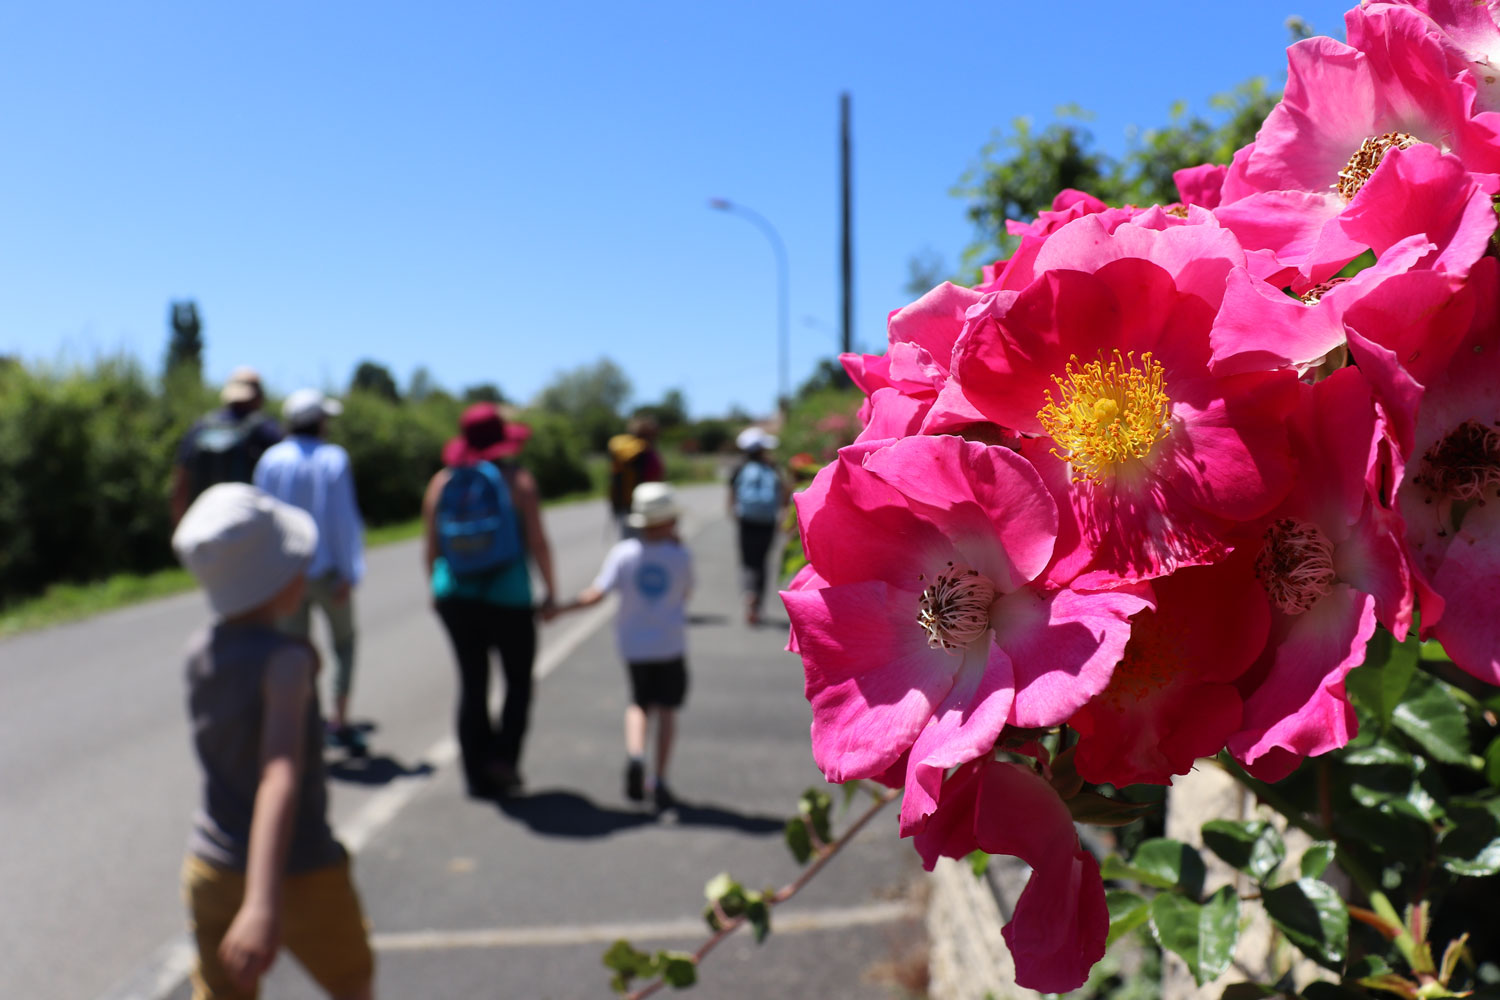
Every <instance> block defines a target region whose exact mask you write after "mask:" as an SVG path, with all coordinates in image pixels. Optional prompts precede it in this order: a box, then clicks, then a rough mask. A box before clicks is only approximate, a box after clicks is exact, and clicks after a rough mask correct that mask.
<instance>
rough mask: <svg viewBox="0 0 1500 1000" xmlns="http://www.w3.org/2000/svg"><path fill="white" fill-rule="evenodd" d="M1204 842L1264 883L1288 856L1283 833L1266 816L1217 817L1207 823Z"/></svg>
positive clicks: (1219, 854) (1222, 856)
mask: <svg viewBox="0 0 1500 1000" xmlns="http://www.w3.org/2000/svg"><path fill="white" fill-rule="evenodd" d="M1203 843H1204V845H1205V846H1206V847H1207V848H1208V849H1209V850H1211V851H1213V852H1214V853H1215V854H1217V855H1218V856H1219V857H1221V858H1223V859H1224V861H1225V862H1226V863H1227V864H1229V865H1231V866H1232V867H1235V868H1238V869H1239V870H1240V871H1242V872H1244V873H1245V874H1246V875H1249V876H1250V877H1251V878H1253V879H1255V881H1256V882H1260V883H1264V882H1265V881H1266V880H1267V879H1269V878H1270V877H1271V876H1272V875H1274V874H1276V869H1278V868H1280V867H1281V863H1282V862H1283V861H1285V860H1286V845H1285V844H1284V843H1282V841H1281V834H1279V833H1277V832H1276V828H1275V827H1274V826H1272V825H1271V824H1270V823H1267V822H1265V821H1264V820H1250V821H1242V822H1236V821H1233V820H1227V819H1216V820H1212V821H1210V822H1208V823H1205V824H1203Z"/></svg>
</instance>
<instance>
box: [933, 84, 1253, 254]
mask: <svg viewBox="0 0 1500 1000" xmlns="http://www.w3.org/2000/svg"><path fill="white" fill-rule="evenodd" d="M1278 99H1279V95H1278V94H1276V93H1274V92H1273V91H1271V90H1270V89H1269V87H1268V86H1267V83H1266V81H1265V80H1264V79H1262V78H1259V77H1256V78H1253V79H1250V80H1247V81H1245V82H1244V83H1241V84H1240V85H1239V86H1237V87H1235V88H1234V89H1233V90H1229V91H1226V92H1224V93H1221V94H1216V95H1214V96H1213V97H1212V98H1210V99H1209V108H1210V113H1209V114H1208V115H1207V116H1204V115H1199V114H1195V113H1190V112H1189V110H1188V107H1187V105H1186V104H1184V103H1181V102H1179V103H1178V104H1176V105H1174V106H1173V107H1172V109H1171V111H1170V114H1169V117H1168V121H1167V124H1166V125H1165V126H1162V127H1159V128H1152V129H1145V130H1141V131H1138V132H1137V133H1136V134H1135V137H1134V141H1133V142H1132V144H1131V146H1130V148H1129V149H1128V150H1127V152H1126V153H1125V155H1124V156H1122V157H1113V156H1110V155H1109V154H1107V153H1105V152H1103V151H1101V150H1100V149H1098V148H1097V146H1096V145H1095V142H1094V135H1093V133H1092V132H1091V131H1090V130H1089V129H1088V128H1087V125H1086V123H1087V121H1088V120H1089V118H1090V117H1091V116H1090V115H1089V113H1088V112H1086V111H1084V110H1082V109H1080V108H1078V107H1076V106H1066V107H1063V108H1059V109H1058V112H1057V120H1056V121H1053V122H1051V123H1050V124H1048V125H1046V126H1045V127H1043V128H1040V129H1038V128H1037V127H1036V126H1035V125H1034V124H1033V123H1032V121H1031V120H1030V119H1029V118H1017V119H1015V120H1014V121H1013V122H1012V123H1011V126H1010V130H1009V131H1000V130H997V131H996V133H995V134H994V136H992V137H991V139H990V140H989V141H988V142H987V143H986V144H985V145H984V146H983V147H982V148H981V149H980V151H979V158H978V160H977V161H976V162H975V163H973V164H971V165H970V166H969V168H968V169H967V170H966V171H965V172H964V173H963V175H962V176H961V177H960V178H959V180H958V183H957V184H956V185H955V186H954V188H953V191H952V193H953V194H954V195H955V196H957V197H959V198H962V199H964V201H966V202H967V203H968V208H967V214H968V217H969V219H970V221H971V222H973V224H974V240H973V242H971V243H970V245H969V246H968V247H967V248H966V249H965V250H964V252H963V256H962V260H961V268H962V270H963V271H964V272H966V274H968V275H969V276H970V277H972V276H973V273H974V272H976V271H977V269H978V268H979V266H980V265H982V264H986V263H988V262H990V261H992V260H995V259H996V258H999V257H1004V256H1006V255H1008V254H1009V253H1010V251H1011V249H1013V248H1014V246H1015V243H1016V240H1015V238H1014V237H1011V236H1010V235H1009V234H1008V233H1007V232H1006V225H1005V223H1006V220H1008V219H1014V220H1017V221H1026V220H1030V219H1032V218H1034V217H1035V216H1036V214H1037V213H1038V212H1040V211H1042V210H1044V209H1047V208H1050V207H1051V205H1052V200H1053V198H1054V197H1055V196H1056V195H1057V194H1058V193H1059V192H1060V191H1062V190H1063V189H1065V188H1074V189H1076V190H1080V191H1086V192H1088V193H1089V194H1092V195H1093V196H1095V197H1096V198H1099V199H1101V200H1102V201H1105V202H1107V203H1109V204H1112V205H1126V204H1130V205H1152V204H1168V203H1171V202H1175V201H1176V200H1177V197H1178V195H1177V188H1176V185H1175V184H1174V183H1173V181H1172V174H1173V172H1175V171H1177V170H1180V169H1182V168H1184V167H1192V166H1197V165H1199V164H1204V163H1228V162H1229V160H1230V159H1231V158H1232V157H1233V155H1234V152H1235V150H1237V149H1239V148H1240V147H1241V146H1243V145H1245V144H1246V143H1248V142H1250V141H1251V140H1252V139H1254V138H1255V133H1256V131H1257V130H1258V129H1259V128H1260V124H1261V122H1262V121H1264V119H1265V116H1266V115H1267V114H1268V113H1269V112H1270V110H1271V108H1273V107H1274V106H1275V104H1276V101H1277V100H1278ZM918 273H922V276H923V277H924V278H925V277H929V275H927V274H926V273H925V271H924V269H923V266H922V265H913V275H914V276H915V275H916V274H918Z"/></svg>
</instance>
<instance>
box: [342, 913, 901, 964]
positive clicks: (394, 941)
mask: <svg viewBox="0 0 1500 1000" xmlns="http://www.w3.org/2000/svg"><path fill="white" fill-rule="evenodd" d="M921 916H922V911H921V910H920V909H919V908H918V907H915V906H913V905H912V904H910V903H872V904H870V905H868V906H848V907H840V908H836V909H828V910H811V911H808V912H806V913H790V914H786V915H784V916H783V915H781V914H779V913H778V914H777V915H776V918H775V919H774V920H773V921H772V929H773V930H774V931H775V933H776V934H778V935H784V934H805V933H808V932H810V931H832V930H844V929H846V928H850V927H868V926H871V925H874V924H889V923H895V922H896V921H898V920H915V919H920V918H921ZM707 933H708V925H707V924H705V923H704V922H703V921H702V920H659V921H654V922H644V923H634V924H563V925H561V926H556V927H491V928H485V929H483V930H468V931H404V932H397V933H387V934H376V935H375V936H374V938H373V939H372V942H371V943H372V944H373V945H374V946H375V950H377V951H384V952H390V951H450V950H453V949H458V948H535V947H538V946H547V945H558V946H560V945H574V944H604V943H608V942H610V941H616V940H619V939H620V938H625V939H626V940H628V941H631V942H639V941H681V940H683V939H685V938H686V939H690V940H691V939H696V938H701V937H703V936H704V935H706V934H707Z"/></svg>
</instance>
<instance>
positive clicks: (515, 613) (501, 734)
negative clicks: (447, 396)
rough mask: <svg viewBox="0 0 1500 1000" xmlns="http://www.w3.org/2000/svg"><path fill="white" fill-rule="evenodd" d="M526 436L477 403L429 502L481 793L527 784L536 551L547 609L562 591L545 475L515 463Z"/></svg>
mask: <svg viewBox="0 0 1500 1000" xmlns="http://www.w3.org/2000/svg"><path fill="white" fill-rule="evenodd" d="M517 450H518V441H517V440H514V439H512V437H511V436H510V435H508V434H507V425H506V423H505V420H504V418H502V417H501V415H500V411H499V410H498V409H496V408H495V406H494V405H493V404H491V403H475V404H474V405H473V406H471V407H469V408H468V409H467V410H465V411H464V412H463V415H462V417H460V419H459V435H458V436H457V437H455V438H453V439H452V440H450V441H449V442H448V443H447V444H446V445H445V446H444V447H443V465H444V468H443V469H441V470H440V471H439V472H438V473H437V474H436V475H435V476H433V477H432V480H431V481H430V482H429V483H428V484H427V492H426V494H425V496H424V497H423V500H422V524H423V538H424V539H425V542H424V545H423V558H424V561H425V566H426V569H427V579H428V581H429V584H430V586H431V588H432V597H433V606H434V607H435V608H436V610H437V613H438V617H439V618H441V619H442V622H443V627H444V629H446V630H447V632H448V639H449V641H450V642H451V643H452V644H453V653H454V657H455V658H456V659H457V661H458V676H459V694H458V722H457V728H458V745H459V750H460V752H461V754H462V757H463V770H464V779H465V782H466V784H467V788H468V793H469V795H470V796H471V797H473V798H482V799H490V798H496V797H499V796H504V795H508V794H510V793H511V792H513V791H515V790H517V789H518V788H520V787H521V785H522V783H523V779H522V777H521V771H520V763H521V748H522V743H523V741H524V739H525V736H526V726H527V721H528V718H529V716H530V712H531V688H532V678H531V668H532V662H533V661H534V660H535V658H536V607H535V604H534V602H533V596H532V584H531V572H530V568H529V567H528V565H527V561H528V557H529V558H530V559H531V560H533V561H534V562H535V563H536V568H537V571H538V572H539V573H540V574H541V578H542V588H543V593H544V596H543V599H542V604H541V607H542V609H543V610H544V611H550V610H551V608H552V601H553V597H552V595H553V593H554V591H555V587H554V583H553V575H552V549H551V546H550V545H549V544H548V542H547V536H546V533H545V532H544V531H543V529H542V516H541V501H540V499H539V496H538V493H537V486H536V480H535V479H533V478H532V475H531V473H530V472H529V471H527V470H526V469H524V468H522V467H520V466H519V465H517V464H514V463H511V462H503V466H497V465H496V463H497V462H502V461H503V460H504V459H506V458H508V457H510V456H512V455H514V454H515V453H516V451H517ZM491 650H494V651H495V652H496V653H497V654H498V655H499V657H500V667H501V670H502V672H503V673H504V675H505V703H504V705H503V706H502V708H501V711H500V722H499V725H498V726H496V725H495V724H494V723H493V722H492V720H491V717H490V707H489V689H490V651H491Z"/></svg>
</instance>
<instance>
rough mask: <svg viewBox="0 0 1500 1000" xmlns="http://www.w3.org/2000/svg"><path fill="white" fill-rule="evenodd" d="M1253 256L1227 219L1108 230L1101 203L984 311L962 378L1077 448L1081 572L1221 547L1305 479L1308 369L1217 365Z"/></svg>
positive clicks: (1187, 561) (972, 389)
mask: <svg viewBox="0 0 1500 1000" xmlns="http://www.w3.org/2000/svg"><path fill="white" fill-rule="evenodd" d="M1243 264H1244V257H1243V254H1241V253H1240V252H1239V248H1238V245H1237V244H1236V243H1235V240H1234V237H1233V236H1232V235H1230V234H1229V233H1228V232H1226V231H1224V230H1221V229H1218V228H1215V227H1212V226H1207V225H1189V226H1181V227H1176V228H1171V229H1166V230H1151V229H1145V228H1142V227H1140V226H1137V225H1134V224H1131V223H1127V224H1125V225H1122V226H1120V227H1119V228H1118V229H1117V230H1115V232H1114V233H1109V232H1107V231H1106V229H1105V227H1104V226H1103V224H1102V223H1101V222H1100V221H1099V220H1098V218H1097V217H1095V216H1088V217H1085V218H1082V219H1079V220H1077V221H1076V222H1073V223H1070V224H1069V225H1067V226H1065V227H1064V228H1063V229H1061V230H1059V231H1058V232H1057V233H1056V234H1054V235H1053V236H1052V237H1051V238H1049V239H1048V240H1047V242H1046V244H1045V245H1044V246H1043V247H1042V249H1041V251H1040V253H1039V254H1038V256H1037V261H1036V265H1037V267H1036V269H1037V277H1036V279H1035V281H1033V282H1032V284H1031V285H1029V286H1028V287H1027V288H1025V289H1024V290H1022V291H1021V292H1019V293H1014V294H1012V293H995V294H993V295H991V296H989V297H987V298H986V299H985V301H984V302H983V303H982V304H981V305H980V306H978V307H975V308H974V309H971V310H970V311H969V315H968V326H967V328H966V330H965V333H964V336H963V337H962V338H961V339H960V341H959V344H958V347H957V349H956V350H955V352H954V359H955V365H954V371H955V377H956V380H957V382H958V386H959V388H960V389H961V391H962V394H963V396H964V398H965V399H966V400H967V401H968V402H969V403H970V404H971V405H972V406H973V407H974V408H975V409H976V410H978V411H979V412H981V413H982V414H984V415H985V416H986V417H988V418H989V419H991V420H992V421H994V422H995V423H997V424H999V425H1001V426H1004V427H1010V428H1013V429H1015V430H1016V431H1019V432H1021V433H1022V434H1027V435H1033V436H1036V437H1037V438H1038V440H1037V441H1036V442H1034V444H1035V445H1036V447H1035V448H1033V447H1031V444H1028V446H1027V447H1026V449H1025V450H1026V451H1027V453H1028V455H1029V456H1033V457H1034V456H1035V453H1036V452H1046V451H1049V450H1051V451H1054V452H1056V453H1057V454H1058V455H1059V456H1060V457H1062V458H1063V459H1064V460H1065V461H1066V462H1068V463H1069V465H1070V467H1071V480H1072V481H1071V482H1070V483H1069V484H1068V485H1067V487H1066V492H1065V500H1066V503H1067V504H1068V505H1069V507H1070V508H1071V511H1072V514H1073V515H1074V516H1075V517H1076V518H1077V521H1078V523H1079V524H1080V525H1081V528H1082V536H1083V537H1082V538H1081V539H1080V544H1082V545H1083V546H1085V547H1086V548H1088V549H1089V551H1090V552H1091V553H1092V558H1093V563H1092V575H1087V576H1085V577H1082V578H1080V580H1079V585H1081V586H1108V585H1110V584H1111V583H1115V582H1119V581H1122V580H1123V581H1136V580H1145V579H1150V578H1152V577H1158V576H1164V575H1167V574H1169V573H1171V572H1173V571H1175V570H1176V569H1177V568H1179V567H1182V566H1192V565H1201V564H1205V563H1212V562H1215V561H1217V560H1219V559H1221V558H1222V557H1223V556H1224V555H1225V554H1226V553H1227V551H1228V550H1227V547H1226V545H1225V544H1224V542H1223V538H1224V535H1225V527H1226V524H1228V523H1232V522H1236V521H1247V520H1253V519H1255V518H1258V517H1260V516H1261V515H1263V514H1265V513H1266V512H1267V511H1269V510H1270V509H1271V507H1273V506H1274V505H1275V504H1276V503H1277V502H1278V501H1279V500H1280V499H1281V498H1282V496H1284V495H1285V493H1286V491H1287V489H1288V488H1289V487H1290V485H1291V472H1292V468H1291V464H1290V462H1289V461H1288V459H1287V457H1286V432H1285V429H1284V427H1283V425H1282V421H1283V419H1284V417H1285V416H1286V415H1287V414H1288V413H1289V412H1290V410H1291V408H1292V406H1293V405H1294V402H1295V381H1296V380H1295V376H1294V375H1292V373H1290V372H1285V371H1282V372H1256V373H1249V374H1243V375H1234V376H1230V377H1219V376H1216V375H1215V374H1214V373H1212V372H1210V371H1209V368H1208V362H1209V357H1210V355H1209V331H1210V329H1211V327H1212V325H1213V321H1214V316H1215V313H1216V311H1217V309H1218V305H1219V301H1220V298H1221V297H1222V295H1223V289H1224V281H1225V275H1226V274H1228V273H1229V271H1230V270H1231V269H1232V268H1234V267H1235V266H1243ZM939 411H940V407H934V410H933V413H932V415H930V416H929V420H931V419H934V418H935V417H936V416H937V415H938V413H939ZM1060 555H1064V554H1060Z"/></svg>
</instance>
